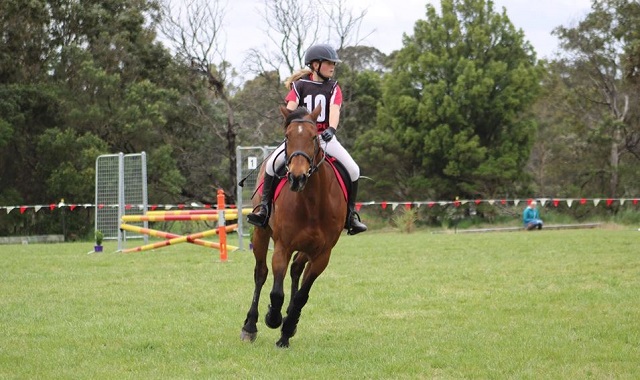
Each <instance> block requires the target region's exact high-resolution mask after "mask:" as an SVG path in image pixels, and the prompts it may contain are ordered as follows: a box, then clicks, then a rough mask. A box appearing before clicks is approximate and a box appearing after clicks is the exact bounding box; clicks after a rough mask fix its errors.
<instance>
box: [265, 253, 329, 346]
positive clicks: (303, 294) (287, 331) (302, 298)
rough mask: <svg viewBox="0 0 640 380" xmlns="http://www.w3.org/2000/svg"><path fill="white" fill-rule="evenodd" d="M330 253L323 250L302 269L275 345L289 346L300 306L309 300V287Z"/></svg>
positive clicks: (300, 310)
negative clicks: (302, 275)
mask: <svg viewBox="0 0 640 380" xmlns="http://www.w3.org/2000/svg"><path fill="white" fill-rule="evenodd" d="M330 255H331V251H328V252H325V253H323V254H321V255H319V256H318V257H317V258H316V259H314V260H313V261H311V262H309V264H308V265H307V268H306V269H305V271H304V278H303V279H302V286H300V289H299V290H298V291H297V292H296V294H295V295H294V296H293V298H292V300H291V301H292V302H291V304H290V305H289V308H288V310H287V317H286V318H285V319H284V322H283V323H282V330H281V331H282V334H281V336H280V340H278V341H277V342H276V346H278V347H289V339H290V338H291V337H293V336H294V335H295V333H296V330H297V327H298V321H299V320H300V314H301V313H302V308H303V307H304V305H306V304H307V301H308V300H309V291H311V287H312V286H313V283H314V282H315V280H316V279H317V278H318V277H319V276H320V274H321V273H322V272H323V271H324V270H325V268H326V267H327V264H329V256H330Z"/></svg>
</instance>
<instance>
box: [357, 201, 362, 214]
mask: <svg viewBox="0 0 640 380" xmlns="http://www.w3.org/2000/svg"><path fill="white" fill-rule="evenodd" d="M361 208H362V203H360V202H358V203H356V211H358V212H360V209H361Z"/></svg>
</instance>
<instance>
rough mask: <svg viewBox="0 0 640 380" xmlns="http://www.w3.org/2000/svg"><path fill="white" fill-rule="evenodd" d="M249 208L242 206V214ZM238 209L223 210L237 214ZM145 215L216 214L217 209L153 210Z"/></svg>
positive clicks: (245, 213)
mask: <svg viewBox="0 0 640 380" xmlns="http://www.w3.org/2000/svg"><path fill="white" fill-rule="evenodd" d="M251 211H252V210H251V209H250V208H243V209H242V215H247V214H250V213H251ZM237 213H238V209H235V208H228V209H225V210H224V214H225V216H227V218H228V215H229V214H237ZM145 215H218V210H210V209H207V210H154V211H147V213H146V214H145Z"/></svg>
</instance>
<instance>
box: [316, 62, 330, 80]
mask: <svg viewBox="0 0 640 380" xmlns="http://www.w3.org/2000/svg"><path fill="white" fill-rule="evenodd" d="M319 63H320V64H319V65H318V71H316V73H317V74H318V76H319V77H320V79H322V81H323V82H326V81H328V80H329V79H330V78H328V77H325V76H324V75H322V74H321V73H320V69H321V68H322V61H319Z"/></svg>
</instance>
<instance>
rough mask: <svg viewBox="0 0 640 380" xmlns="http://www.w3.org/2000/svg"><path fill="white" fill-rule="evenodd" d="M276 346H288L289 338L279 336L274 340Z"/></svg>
mask: <svg viewBox="0 0 640 380" xmlns="http://www.w3.org/2000/svg"><path fill="white" fill-rule="evenodd" d="M276 347H278V348H289V339H284V338H280V340H279V341H277V342H276Z"/></svg>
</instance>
